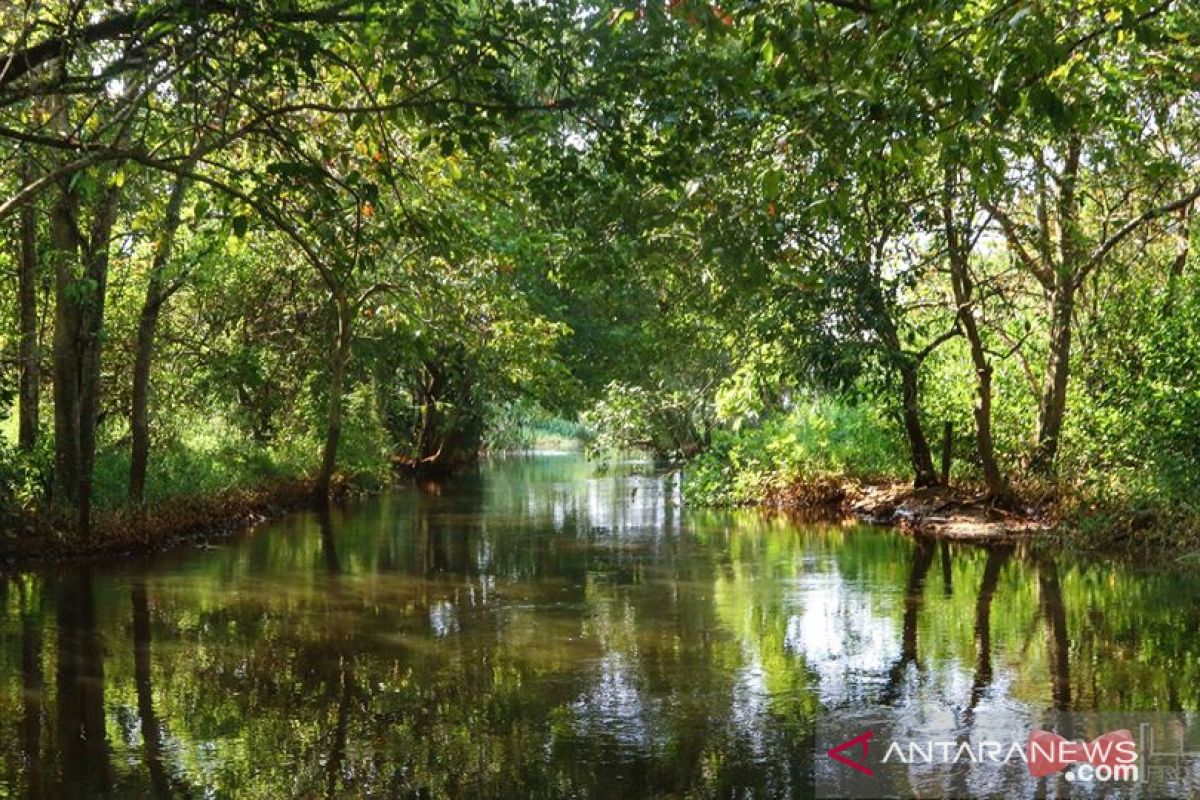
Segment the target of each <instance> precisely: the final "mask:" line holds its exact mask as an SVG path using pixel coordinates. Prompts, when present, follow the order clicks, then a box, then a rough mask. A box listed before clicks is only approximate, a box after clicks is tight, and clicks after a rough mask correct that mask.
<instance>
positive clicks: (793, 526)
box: [0, 458, 1200, 798]
mask: <svg viewBox="0 0 1200 800" xmlns="http://www.w3.org/2000/svg"><path fill="white" fill-rule="evenodd" d="M1198 609H1200V580H1197V578H1196V577H1195V576H1192V575H1186V574H1181V573H1171V572H1157V573H1149V572H1136V571H1133V570H1129V569H1125V568H1122V567H1096V566H1091V567H1083V566H1079V565H1074V564H1069V563H1064V562H1061V561H1057V560H1055V559H1054V558H1052V557H1049V556H1047V555H1039V556H1032V555H1030V554H1028V553H1025V552H1023V551H1022V550H1021V549H1020V548H1012V547H1006V548H991V549H983V548H976V547H970V546H966V545H963V544H954V543H946V542H934V541H931V540H928V539H912V538H906V537H903V536H898V535H896V534H893V533H891V532H887V531H881V530H877V529H869V528H863V527H859V526H841V525H829V524H818V523H812V522H796V521H791V520H788V519H786V518H783V517H779V516H770V515H764V514H758V513H750V512H729V513H726V512H705V511H689V510H685V509H682V508H681V507H680V505H679V483H678V478H677V476H675V475H666V476H662V475H656V474H653V473H651V472H649V471H648V468H647V467H646V466H645V465H638V466H637V467H636V469H632V468H631V469H622V468H621V467H620V465H614V467H613V468H612V469H610V470H609V471H607V472H606V473H605V474H603V475H598V474H596V473H595V472H594V471H593V470H592V469H591V467H590V466H589V465H587V464H586V463H584V462H582V461H581V460H578V459H574V458H538V459H525V460H519V461H513V462H505V463H500V464H497V465H493V466H490V467H487V468H485V469H484V470H482V471H481V472H480V473H479V474H476V475H468V476H464V477H462V478H460V479H457V480H451V481H446V482H437V483H425V484H422V485H419V486H414V487H412V488H410V489H405V490H402V491H397V492H394V493H391V494H388V495H385V496H383V497H380V498H376V499H373V500H370V501H364V502H361V503H354V504H350V505H345V506H337V505H335V506H333V507H329V508H326V509H324V510H320V511H314V512H308V513H302V514H296V515H294V516H292V517H288V518H286V519H283V520H280V521H279V522H277V523H273V524H271V525H269V526H266V527H265V528H263V529H261V530H258V531H255V532H254V533H252V534H250V535H247V536H244V537H242V538H240V539H238V540H235V541H233V542H231V543H230V544H228V545H226V546H222V547H219V548H215V549H211V550H204V551H191V552H186V551H185V552H180V553H174V554H169V555H166V556H163V557H158V558H155V559H152V560H147V561H145V562H142V563H139V564H129V565H123V566H116V567H110V568H103V569H102V568H99V567H95V568H90V569H70V570H59V571H57V572H54V573H29V574H24V575H10V576H5V577H4V578H3V581H2V582H0V634H2V638H0V690H2V691H0V698H3V699H2V700H0V770H2V772H0V795H10V796H20V797H30V798H33V797H87V796H115V797H153V798H165V797H179V796H200V795H204V794H214V795H217V796H244V795H255V796H267V797H281V796H306V797H318V796H319V797H327V798H333V797H359V796H364V795H375V796H389V797H461V796H472V797H510V796H514V795H518V796H522V797H562V796H587V797H598V798H606V797H612V798H617V797H630V796H654V795H659V796H685V795H686V796H706V797H709V796H712V797H725V796H738V797H754V798H785V797H806V796H811V794H812V792H813V778H812V772H811V767H812V763H813V762H812V760H811V758H812V757H811V755H810V748H811V743H812V736H813V728H814V723H815V722H816V720H817V719H818V718H819V717H820V716H821V715H822V714H827V713H828V714H834V715H836V714H837V713H839V712H840V710H843V709H851V710H854V709H862V708H870V707H872V706H879V707H883V706H886V707H888V708H890V709H893V710H895V711H903V710H904V709H906V708H915V707H920V706H922V705H923V704H924V705H925V706H934V707H939V708H949V709H950V710H952V712H953V713H954V715H955V716H954V718H955V719H956V720H957V726H958V727H957V732H956V736H957V737H958V738H959V739H960V741H969V740H970V739H971V737H972V736H974V735H976V733H977V726H978V725H980V724H983V723H982V722H981V720H984V719H985V718H987V719H994V718H995V715H996V714H998V713H1000V714H1005V713H1007V714H1014V713H1015V714H1017V715H1018V716H1019V715H1020V714H1023V713H1026V712H1030V713H1032V712H1034V711H1039V710H1046V709H1071V710H1089V709H1095V708H1105V709H1130V710H1156V709H1166V708H1173V709H1183V710H1189V711H1195V710H1197V703H1198V702H1200V697H1196V696H1195V692H1192V691H1190V690H1188V689H1181V687H1192V686H1195V685H1198V684H1200V642H1197V640H1196V638H1195V636H1194V631H1195V630H1196V628H1197V626H1200V610H1198ZM988 715H992V716H991V717H988ZM950 779H951V780H952V781H953V783H952V784H951V786H953V787H957V790H958V791H959V793H960V794H969V793H970V792H971V791H974V790H975V788H976V787H975V786H974V785H973V784H971V782H970V781H971V780H972V778H971V776H970V775H968V774H966V773H960V774H956V775H952V776H951V777H950ZM1062 790H1063V786H1062V785H1061V784H1055V783H1053V782H1044V783H1043V784H1042V785H1041V786H1040V787H1039V791H1040V792H1042V793H1044V794H1049V793H1058V792H1061V791H1062Z"/></svg>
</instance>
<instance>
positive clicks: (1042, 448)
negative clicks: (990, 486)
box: [1029, 275, 1075, 473]
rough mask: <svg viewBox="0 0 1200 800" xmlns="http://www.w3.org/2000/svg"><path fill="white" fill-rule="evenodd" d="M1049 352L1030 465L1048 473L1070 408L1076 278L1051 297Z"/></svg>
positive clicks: (1063, 282)
mask: <svg viewBox="0 0 1200 800" xmlns="http://www.w3.org/2000/svg"><path fill="white" fill-rule="evenodd" d="M1049 306H1050V309H1049V311H1050V353H1049V355H1048V357H1047V358H1046V370H1045V373H1044V374H1043V375H1042V395H1041V400H1040V401H1039V403H1038V425H1037V444H1036V446H1035V447H1034V451H1033V456H1032V458H1031V459H1030V462H1029V466H1030V469H1032V470H1033V471H1035V472H1040V473H1046V472H1049V471H1050V470H1051V469H1052V468H1053V466H1054V459H1055V457H1056V456H1057V454H1058V442H1059V438H1060V437H1061V436H1062V426H1063V418H1064V417H1065V415H1066V409H1067V382H1068V378H1069V369H1070V364H1071V323H1072V321H1073V319H1074V316H1075V284H1074V279H1073V276H1070V275H1064V276H1063V277H1062V278H1061V279H1060V280H1059V281H1058V282H1057V286H1056V287H1055V290H1054V292H1053V293H1052V295H1051V297H1050V302H1049Z"/></svg>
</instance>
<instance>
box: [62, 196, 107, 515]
mask: <svg viewBox="0 0 1200 800" xmlns="http://www.w3.org/2000/svg"><path fill="white" fill-rule="evenodd" d="M116 217H117V189H116V188H115V187H111V186H110V187H109V189H108V190H107V191H105V192H104V194H103V195H102V196H101V197H100V199H99V200H98V201H97V205H96V210H95V213H94V215H93V217H92V225H91V229H90V231H89V234H88V236H87V238H84V236H83V235H82V233H81V231H80V229H79V224H78V219H79V197H78V195H77V193H76V192H75V190H74V189H72V188H68V187H64V188H62V189H61V193H60V196H59V200H58V202H56V203H55V207H54V211H53V213H52V215H51V226H50V227H51V237H50V238H51V243H52V244H53V246H54V250H55V265H54V277H55V281H54V282H55V297H54V300H55V325H54V469H55V487H56V488H55V502H57V503H59V504H62V505H64V506H67V505H74V507H75V511H76V524H77V527H78V532H79V534H80V535H81V536H88V535H89V534H90V532H91V514H92V503H91V500H92V469H93V467H94V465H95V457H96V420H97V415H98V413H99V409H100V356H101V345H102V342H101V338H102V332H103V327H104V301H105V293H106V290H107V284H108V260H109V259H108V249H109V239H110V237H111V235H112V228H113V225H114V224H115V222H116ZM77 265H81V266H82V274H81V275H79V276H77V274H76V266H77Z"/></svg>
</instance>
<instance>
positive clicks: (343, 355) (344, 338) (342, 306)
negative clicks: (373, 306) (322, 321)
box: [316, 296, 352, 498]
mask: <svg viewBox="0 0 1200 800" xmlns="http://www.w3.org/2000/svg"><path fill="white" fill-rule="evenodd" d="M335 299H336V302H337V326H338V329H337V336H336V338H335V340H334V345H333V354H332V358H331V361H330V370H329V408H328V412H327V420H326V424H325V450H324V452H323V453H322V457H321V471H320V473H319V474H318V475H317V485H316V495H317V497H318V498H323V497H328V496H329V487H330V484H331V483H332V482H333V473H334V471H335V470H336V469H337V451H338V443H339V442H340V441H341V437H342V405H343V397H342V395H343V394H344V392H345V386H346V367H347V365H348V364H349V362H350V341H351V335H352V330H351V324H352V319H351V308H350V302H349V300H348V299H347V298H345V297H341V296H339V297H336V298H335Z"/></svg>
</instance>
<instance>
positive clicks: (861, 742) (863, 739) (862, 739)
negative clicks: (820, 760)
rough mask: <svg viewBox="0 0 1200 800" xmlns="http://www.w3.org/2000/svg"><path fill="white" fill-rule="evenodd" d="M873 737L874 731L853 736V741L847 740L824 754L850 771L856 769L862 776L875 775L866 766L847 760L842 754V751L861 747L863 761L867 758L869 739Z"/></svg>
mask: <svg viewBox="0 0 1200 800" xmlns="http://www.w3.org/2000/svg"><path fill="white" fill-rule="evenodd" d="M874 735H875V731H867V732H866V733H860V734H859V735H858V736H855V737H854V738H853V739H847V740H846V741H844V742H842V743H841V744H839V745H836V746H835V747H833V748H831V749H830V750H829V751H828V752H827V753H826V755H828V756H829V757H830V758H832V759H833V760H834V761H836V762H838V763H839V764H845V765H846V766H847V767H849V768H850V769H856V770H858V771H859V772H861V773H862V774H864V775H874V774H875V773H874V772H873V771H872V770H871V768H870V767H868V766H867V765H866V764H862V763H860V762H858V761H855V760H854V759H852V758H849V757H848V756H845V755H843V754H842V751H843V750H853V749H854V748H855V747H861V748H862V758H863V760H864V761H865V760H866V758H867V746H868V743H869V742H870V741H871V737H873V736H874Z"/></svg>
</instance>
